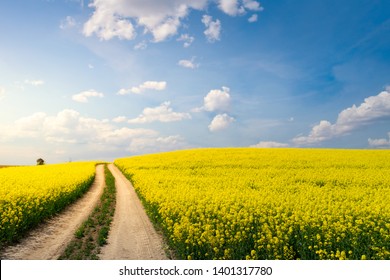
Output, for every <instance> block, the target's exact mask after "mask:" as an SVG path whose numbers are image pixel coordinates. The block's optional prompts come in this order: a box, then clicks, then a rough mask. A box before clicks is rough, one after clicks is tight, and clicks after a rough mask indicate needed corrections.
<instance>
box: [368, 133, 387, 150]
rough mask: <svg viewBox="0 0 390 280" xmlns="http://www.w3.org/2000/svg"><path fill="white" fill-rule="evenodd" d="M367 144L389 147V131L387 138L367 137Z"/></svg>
mask: <svg viewBox="0 0 390 280" xmlns="http://www.w3.org/2000/svg"><path fill="white" fill-rule="evenodd" d="M368 145H370V146H371V147H378V148H381V147H383V148H387V147H390V132H389V133H388V139H385V138H380V139H371V138H368Z"/></svg>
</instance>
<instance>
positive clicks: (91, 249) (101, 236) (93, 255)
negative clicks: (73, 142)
mask: <svg viewBox="0 0 390 280" xmlns="http://www.w3.org/2000/svg"><path fill="white" fill-rule="evenodd" d="M104 173H105V178H106V186H105V188H104V191H103V194H102V196H101V198H100V202H99V203H98V205H97V206H96V207H95V209H94V211H93V212H92V214H91V215H90V216H89V218H88V219H87V220H86V221H85V222H84V223H83V224H82V225H81V226H80V228H79V229H78V230H77V231H76V233H75V237H74V238H73V240H72V241H71V242H70V243H69V245H68V247H67V248H66V249H65V251H64V253H63V254H62V255H61V256H60V258H59V259H61V260H97V259H99V253H100V249H101V247H102V246H104V245H105V244H106V240H107V237H108V232H109V230H110V224H111V221H112V218H113V216H114V212H115V204H116V199H115V195H116V188H115V178H114V177H113V176H112V174H111V172H110V171H109V170H108V168H107V165H105V166H104Z"/></svg>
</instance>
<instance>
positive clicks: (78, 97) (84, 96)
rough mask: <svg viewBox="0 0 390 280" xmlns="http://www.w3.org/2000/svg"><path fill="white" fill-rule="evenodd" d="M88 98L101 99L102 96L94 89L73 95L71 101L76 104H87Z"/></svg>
mask: <svg viewBox="0 0 390 280" xmlns="http://www.w3.org/2000/svg"><path fill="white" fill-rule="evenodd" d="M89 97H100V98H103V97H104V94H103V93H101V92H97V91H96V90H94V89H90V90H86V91H82V92H80V93H78V94H75V95H73V96H72V99H73V100H74V101H76V102H81V103H87V102H88V98H89Z"/></svg>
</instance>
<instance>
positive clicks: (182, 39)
mask: <svg viewBox="0 0 390 280" xmlns="http://www.w3.org/2000/svg"><path fill="white" fill-rule="evenodd" d="M194 40H195V38H194V37H193V36H190V35H188V34H182V35H180V37H179V38H178V39H177V41H179V42H183V47H185V48H188V47H189V46H191V44H192V43H193V42H194Z"/></svg>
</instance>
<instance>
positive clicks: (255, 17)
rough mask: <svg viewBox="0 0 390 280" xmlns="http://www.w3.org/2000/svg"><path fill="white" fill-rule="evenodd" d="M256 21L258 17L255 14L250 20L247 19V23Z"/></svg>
mask: <svg viewBox="0 0 390 280" xmlns="http://www.w3.org/2000/svg"><path fill="white" fill-rule="evenodd" d="M257 19H258V15H257V14H254V15H252V16H251V17H250V18H248V21H249V22H256V21H257Z"/></svg>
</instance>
